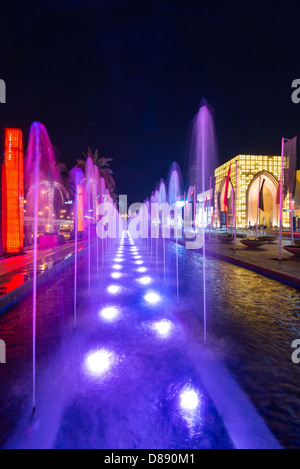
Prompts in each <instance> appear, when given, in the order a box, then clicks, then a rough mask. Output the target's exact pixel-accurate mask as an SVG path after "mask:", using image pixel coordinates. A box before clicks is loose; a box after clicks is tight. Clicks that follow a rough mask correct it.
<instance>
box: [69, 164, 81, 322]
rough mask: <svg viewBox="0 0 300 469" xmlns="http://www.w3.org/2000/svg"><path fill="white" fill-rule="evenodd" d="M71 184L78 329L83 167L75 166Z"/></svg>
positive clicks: (75, 312) (75, 305)
mask: <svg viewBox="0 0 300 469" xmlns="http://www.w3.org/2000/svg"><path fill="white" fill-rule="evenodd" d="M69 179H70V184H71V185H72V186H73V188H74V240H75V244H74V329H76V325H77V260H78V234H79V232H80V231H81V230H80V231H79V229H78V225H79V223H78V219H79V217H80V212H81V202H82V201H81V200H80V199H81V197H83V194H82V191H81V189H82V186H81V184H82V181H83V179H84V175H83V172H82V170H81V169H79V168H73V169H72V170H71V172H70V176H69Z"/></svg>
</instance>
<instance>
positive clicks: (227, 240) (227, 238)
mask: <svg viewBox="0 0 300 469" xmlns="http://www.w3.org/2000/svg"><path fill="white" fill-rule="evenodd" d="M216 238H217V240H218V241H221V243H224V244H225V243H226V244H229V243H232V242H233V241H234V237H233V236H231V235H216Z"/></svg>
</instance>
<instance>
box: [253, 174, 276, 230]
mask: <svg viewBox="0 0 300 469" xmlns="http://www.w3.org/2000/svg"><path fill="white" fill-rule="evenodd" d="M259 178H261V185H262V183H263V180H265V182H264V186H263V202H264V210H259V224H260V225H266V226H278V206H277V204H276V195H277V187H278V181H277V179H276V178H275V177H274V176H273V175H272V174H271V173H268V172H267V171H261V172H260V173H258V174H256V175H255V176H254V178H253V179H252V181H251V182H250V184H249V186H248V189H247V193H246V205H247V220H248V224H250V225H252V226H253V225H255V224H256V219H257V203H258V197H259Z"/></svg>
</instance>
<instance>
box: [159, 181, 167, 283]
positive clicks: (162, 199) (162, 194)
mask: <svg viewBox="0 0 300 469" xmlns="http://www.w3.org/2000/svg"><path fill="white" fill-rule="evenodd" d="M166 203H167V191H166V185H165V181H164V180H163V179H161V180H160V183H159V205H160V206H162V217H161V220H162V223H161V233H162V240H163V261H164V282H165V281H166V237H165V229H166V226H165V225H166V224H167V213H166V210H165V206H164V205H163V204H166Z"/></svg>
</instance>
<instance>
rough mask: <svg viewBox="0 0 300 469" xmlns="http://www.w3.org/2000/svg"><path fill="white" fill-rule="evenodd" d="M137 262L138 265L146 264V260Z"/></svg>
mask: <svg viewBox="0 0 300 469" xmlns="http://www.w3.org/2000/svg"><path fill="white" fill-rule="evenodd" d="M135 263H136V264H137V265H141V264H144V262H143V261H135Z"/></svg>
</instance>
